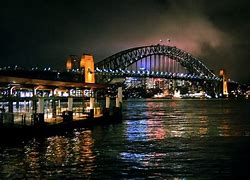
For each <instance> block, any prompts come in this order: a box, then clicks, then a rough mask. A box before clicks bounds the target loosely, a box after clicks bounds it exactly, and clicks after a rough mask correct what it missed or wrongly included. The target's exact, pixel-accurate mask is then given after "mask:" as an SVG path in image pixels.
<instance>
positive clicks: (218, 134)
mask: <svg viewBox="0 0 250 180" xmlns="http://www.w3.org/2000/svg"><path fill="white" fill-rule="evenodd" d="M123 108H124V112H123V119H124V121H123V122H122V123H121V124H114V125H109V126H104V127H100V126H98V127H95V128H93V129H80V130H75V131H74V132H73V133H72V132H71V133H65V135H63V136H52V137H46V138H40V139H34V138H30V139H28V140H23V141H18V142H14V143H9V144H2V145H1V147H0V179H15V178H20V179H66V178H74V179H78V178H79V179H144V178H152V179H168V178H170V179H174V178H177V179H178V178H180V179H194V178H195V179H196V178H198V179H222V178H232V177H233V178H235V179H236V178H239V177H245V176H248V177H249V176H250V175H248V172H249V170H250V137H249V136H250V101H229V100H139V101H138V100H134V101H133V100H130V101H127V102H125V104H124V106H123Z"/></svg>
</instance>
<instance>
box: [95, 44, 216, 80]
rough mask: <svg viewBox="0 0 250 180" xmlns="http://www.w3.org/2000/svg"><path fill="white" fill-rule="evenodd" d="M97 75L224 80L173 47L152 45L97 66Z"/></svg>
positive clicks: (116, 55)
mask: <svg viewBox="0 0 250 180" xmlns="http://www.w3.org/2000/svg"><path fill="white" fill-rule="evenodd" d="M95 68H96V70H95V72H96V74H97V75H98V74H100V75H106V76H113V77H161V78H171V79H187V80H216V81H219V80H221V79H220V78H219V77H217V76H216V75H215V74H214V73H213V72H212V71H211V70H210V69H209V68H208V67H207V66H206V65H205V64H204V63H202V62H201V61H200V60H198V59H197V58H195V57H193V56H192V55H191V54H189V53H187V52H185V51H183V50H181V49H178V48H176V47H172V46H166V45H160V44H158V45H151V46H143V47H136V48H131V49H127V50H124V51H121V52H118V53H116V54H114V55H112V56H110V57H108V58H106V59H104V60H103V61H100V62H98V63H96V64H95Z"/></svg>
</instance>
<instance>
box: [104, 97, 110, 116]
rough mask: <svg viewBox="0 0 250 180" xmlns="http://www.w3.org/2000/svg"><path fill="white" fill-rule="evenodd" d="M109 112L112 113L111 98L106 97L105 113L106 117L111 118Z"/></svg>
mask: <svg viewBox="0 0 250 180" xmlns="http://www.w3.org/2000/svg"><path fill="white" fill-rule="evenodd" d="M109 112H110V97H109V96H106V107H105V111H104V116H109Z"/></svg>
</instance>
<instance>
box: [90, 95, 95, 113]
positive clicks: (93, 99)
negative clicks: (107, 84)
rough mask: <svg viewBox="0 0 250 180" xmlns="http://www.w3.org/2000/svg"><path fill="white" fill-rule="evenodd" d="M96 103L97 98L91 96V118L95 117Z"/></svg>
mask: <svg viewBox="0 0 250 180" xmlns="http://www.w3.org/2000/svg"><path fill="white" fill-rule="evenodd" d="M94 104H95V98H93V97H91V98H90V99H89V105H90V107H89V116H90V118H94Z"/></svg>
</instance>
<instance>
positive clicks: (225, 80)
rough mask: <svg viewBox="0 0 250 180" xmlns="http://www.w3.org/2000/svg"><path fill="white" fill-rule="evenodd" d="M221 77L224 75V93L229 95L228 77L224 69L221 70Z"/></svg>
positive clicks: (226, 95)
mask: <svg viewBox="0 0 250 180" xmlns="http://www.w3.org/2000/svg"><path fill="white" fill-rule="evenodd" d="M220 77H222V94H223V96H225V97H228V86H227V84H228V78H227V75H226V72H225V70H224V69H221V70H220Z"/></svg>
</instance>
